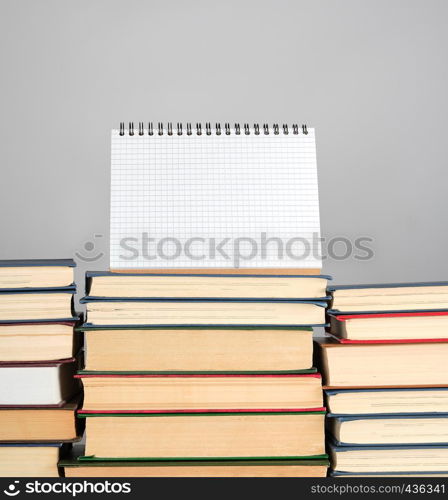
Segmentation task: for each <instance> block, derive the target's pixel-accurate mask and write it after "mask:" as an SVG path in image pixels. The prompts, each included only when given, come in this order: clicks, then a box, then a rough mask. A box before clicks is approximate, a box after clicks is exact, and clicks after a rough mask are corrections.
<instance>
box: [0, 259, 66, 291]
mask: <svg viewBox="0 0 448 500" xmlns="http://www.w3.org/2000/svg"><path fill="white" fill-rule="evenodd" d="M74 267H76V263H75V261H74V260H72V259H53V260H51V259H41V260H37V259H34V260H0V290H1V291H5V290H20V289H22V290H23V289H29V288H50V289H53V288H61V287H67V286H71V285H73V283H74V276H73V268H74Z"/></svg>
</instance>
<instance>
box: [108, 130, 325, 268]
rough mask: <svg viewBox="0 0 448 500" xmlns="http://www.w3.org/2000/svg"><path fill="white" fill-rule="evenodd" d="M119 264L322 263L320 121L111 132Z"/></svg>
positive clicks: (114, 247)
mask: <svg viewBox="0 0 448 500" xmlns="http://www.w3.org/2000/svg"><path fill="white" fill-rule="evenodd" d="M111 163H112V176H111V223H110V231H111V246H110V267H111V269H145V268H166V269H168V268H170V269H173V268H238V267H240V268H321V257H320V239H319V238H320V223H319V199H318V182H317V167H316V147H315V138H314V129H312V128H310V129H308V134H304V133H303V132H302V129H299V133H298V134H293V133H292V132H290V133H289V134H284V133H283V131H282V130H281V131H280V133H279V134H278V135H275V134H274V133H273V131H272V130H270V133H269V135H265V134H263V132H260V134H259V135H256V134H255V133H254V130H253V129H251V130H250V134H249V135H246V134H245V133H244V131H242V132H241V134H240V135H236V134H235V132H234V131H233V130H232V133H231V134H230V135H226V134H224V133H223V134H222V135H217V134H216V131H212V133H211V135H206V134H205V133H203V134H202V135H197V133H196V131H193V133H192V135H186V134H185V132H184V133H183V134H182V135H177V133H176V132H174V133H173V135H168V134H167V133H166V131H165V132H164V134H163V135H159V134H158V133H157V132H156V131H154V134H153V135H149V134H148V130H146V129H145V130H144V135H139V134H138V133H137V132H136V133H135V134H134V135H130V134H129V131H128V130H125V131H124V135H120V133H119V131H118V130H113V131H112V154H111Z"/></svg>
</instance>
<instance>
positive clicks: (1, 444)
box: [0, 260, 82, 477]
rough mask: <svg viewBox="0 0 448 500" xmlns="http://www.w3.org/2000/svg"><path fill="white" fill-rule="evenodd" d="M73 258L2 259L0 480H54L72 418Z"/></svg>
mask: <svg viewBox="0 0 448 500" xmlns="http://www.w3.org/2000/svg"><path fill="white" fill-rule="evenodd" d="M74 266H75V263H74V262H73V261H72V260H24V261H11V260H8V261H0V476H2V477H28V476H34V477H52V476H58V475H59V470H58V460H59V458H60V455H63V454H64V453H65V452H66V449H67V450H68V448H70V446H71V444H72V443H73V442H74V441H76V440H78V435H79V434H80V433H81V432H82V429H81V428H80V426H79V423H78V422H77V419H76V415H75V412H76V409H77V407H78V403H79V398H80V396H79V392H80V384H79V382H78V381H77V380H75V379H74V377H73V375H74V374H75V372H76V359H75V356H76V353H77V348H78V346H77V343H76V342H75V338H76V337H75V335H74V328H75V325H76V323H77V321H78V317H76V316H75V314H74V312H73V294H74V293H75V291H76V288H75V285H74V279H73V267H74Z"/></svg>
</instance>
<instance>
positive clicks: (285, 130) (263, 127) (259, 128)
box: [119, 122, 308, 136]
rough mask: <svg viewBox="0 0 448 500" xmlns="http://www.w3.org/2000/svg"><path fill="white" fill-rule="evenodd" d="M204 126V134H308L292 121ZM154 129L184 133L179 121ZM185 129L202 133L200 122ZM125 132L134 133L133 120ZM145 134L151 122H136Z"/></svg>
mask: <svg viewBox="0 0 448 500" xmlns="http://www.w3.org/2000/svg"><path fill="white" fill-rule="evenodd" d="M204 128H205V134H206V135H208V136H210V135H222V134H223V133H224V134H225V135H231V134H232V133H233V134H235V135H241V132H242V130H244V135H251V134H254V135H260V134H261V133H263V134H264V135H269V134H270V133H271V132H272V133H273V134H274V135H280V133H282V134H283V135H288V134H290V133H292V134H293V135H300V134H303V135H307V134H308V128H307V126H306V124H303V125H301V126H299V125H298V124H297V123H293V124H292V126H291V127H288V125H287V124H286V123H284V124H283V125H282V127H281V128H280V126H279V124H278V123H274V124H273V125H272V128H269V125H268V124H267V123H263V124H259V123H254V126H253V129H251V128H250V125H249V124H248V123H244V124H243V125H242V126H241V125H240V124H239V123H235V124H234V127H233V130H232V129H231V127H230V123H228V122H226V123H224V127H223V128H221V124H220V123H215V127H214V128H213V127H212V125H211V123H210V122H206V123H205V127H204ZM156 130H157V134H158V135H160V136H162V135H165V134H166V135H168V136H172V135H178V136H181V135H184V127H183V124H182V123H180V122H178V123H177V124H176V126H175V127H174V128H173V124H172V122H168V123H167V126H166V128H165V127H164V125H163V123H162V122H158V123H157V128H156ZM185 131H186V134H187V135H193V133H195V134H196V135H202V133H203V128H202V123H196V127H195V131H194V132H193V126H192V124H191V123H190V122H188V123H186V125H185ZM127 133H128V135H130V136H134V135H135V134H136V129H134V122H129V127H128V129H127ZM145 134H147V135H150V136H152V135H154V124H153V122H149V123H148V128H145V124H144V122H139V123H138V135H139V136H143V135H145ZM119 135H121V136H124V135H126V129H125V124H124V122H120V129H119Z"/></svg>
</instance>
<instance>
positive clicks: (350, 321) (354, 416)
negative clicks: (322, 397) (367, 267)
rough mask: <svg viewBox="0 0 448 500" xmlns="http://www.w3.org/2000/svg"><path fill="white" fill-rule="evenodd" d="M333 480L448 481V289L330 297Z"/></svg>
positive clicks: (327, 346) (325, 348)
mask: <svg viewBox="0 0 448 500" xmlns="http://www.w3.org/2000/svg"><path fill="white" fill-rule="evenodd" d="M330 291H331V293H332V305H331V308H332V309H331V310H330V311H329V322H330V327H329V336H327V337H326V338H323V339H321V340H319V342H318V346H319V362H320V364H321V366H322V372H323V377H324V384H325V385H324V389H325V393H326V398H327V407H328V410H329V414H328V415H327V441H328V449H329V454H330V459H331V467H332V471H331V475H332V476H341V477H348V476H376V477H378V476H448V363H447V359H448V282H433V283H404V284H402V283H400V284H387V285H381V284H377V285H356V286H340V287H333V288H331V289H330Z"/></svg>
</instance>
